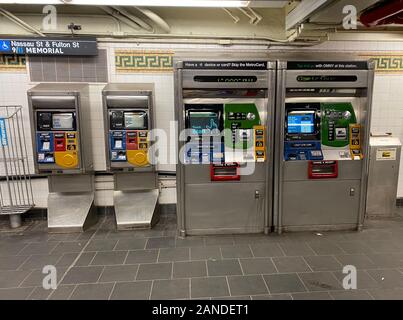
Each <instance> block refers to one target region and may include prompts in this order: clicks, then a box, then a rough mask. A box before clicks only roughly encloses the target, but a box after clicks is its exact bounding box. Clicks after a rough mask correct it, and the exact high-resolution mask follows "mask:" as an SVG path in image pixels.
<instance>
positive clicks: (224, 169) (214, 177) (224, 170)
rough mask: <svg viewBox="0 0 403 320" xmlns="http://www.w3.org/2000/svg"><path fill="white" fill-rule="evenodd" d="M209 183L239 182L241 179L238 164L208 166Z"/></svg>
mask: <svg viewBox="0 0 403 320" xmlns="http://www.w3.org/2000/svg"><path fill="white" fill-rule="evenodd" d="M210 177H211V181H239V180H240V179H241V175H240V166H239V163H236V162H233V163H223V164H211V165H210Z"/></svg>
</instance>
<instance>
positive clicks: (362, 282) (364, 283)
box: [333, 270, 380, 289]
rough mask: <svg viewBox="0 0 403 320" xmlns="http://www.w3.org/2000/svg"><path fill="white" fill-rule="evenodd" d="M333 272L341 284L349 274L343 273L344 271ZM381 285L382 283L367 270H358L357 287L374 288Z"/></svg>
mask: <svg viewBox="0 0 403 320" xmlns="http://www.w3.org/2000/svg"><path fill="white" fill-rule="evenodd" d="M333 274H334V275H335V276H336V278H337V279H338V280H339V282H340V283H341V284H342V283H343V279H344V278H345V277H346V276H347V274H345V273H342V271H339V272H334V273H333ZM348 279H349V278H348ZM379 287H380V285H379V284H378V283H377V282H376V281H375V280H374V279H373V278H372V277H371V276H370V275H369V274H368V273H367V271H366V270H357V289H374V288H379Z"/></svg>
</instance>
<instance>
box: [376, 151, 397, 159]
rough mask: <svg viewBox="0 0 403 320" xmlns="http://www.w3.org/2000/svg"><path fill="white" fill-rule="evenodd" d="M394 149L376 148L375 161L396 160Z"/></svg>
mask: <svg viewBox="0 0 403 320" xmlns="http://www.w3.org/2000/svg"><path fill="white" fill-rule="evenodd" d="M396 152H397V149H396V148H378V149H377V150H376V161H382V160H396Z"/></svg>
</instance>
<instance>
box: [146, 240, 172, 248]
mask: <svg viewBox="0 0 403 320" xmlns="http://www.w3.org/2000/svg"><path fill="white" fill-rule="evenodd" d="M173 247H175V237H159V238H148V241H147V245H146V248H147V249H158V248H173Z"/></svg>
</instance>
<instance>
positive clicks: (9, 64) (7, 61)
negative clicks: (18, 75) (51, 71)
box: [0, 54, 27, 72]
mask: <svg viewBox="0 0 403 320" xmlns="http://www.w3.org/2000/svg"><path fill="white" fill-rule="evenodd" d="M26 70H27V58H26V57H25V56H17V55H7V54H0V72H1V71H4V72H6V71H8V72H10V71H18V72H21V71H25V72H26Z"/></svg>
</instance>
